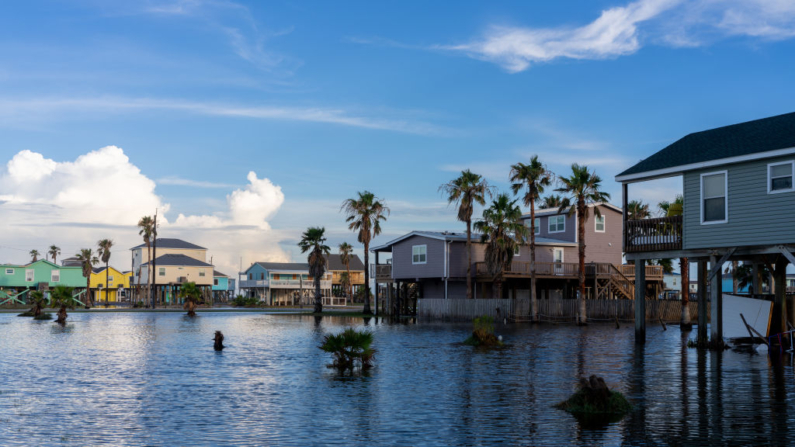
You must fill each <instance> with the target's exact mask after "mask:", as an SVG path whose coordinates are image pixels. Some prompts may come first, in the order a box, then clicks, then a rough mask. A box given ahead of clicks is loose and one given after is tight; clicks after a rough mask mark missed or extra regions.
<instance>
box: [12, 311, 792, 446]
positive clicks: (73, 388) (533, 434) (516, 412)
mask: <svg viewBox="0 0 795 447" xmlns="http://www.w3.org/2000/svg"><path fill="white" fill-rule="evenodd" d="M347 326H358V327H363V326H367V327H368V328H369V329H370V330H372V331H373V332H374V333H375V348H376V349H377V351H378V353H377V356H376V363H377V367H376V368H375V369H374V370H373V371H372V373H371V374H370V375H369V377H356V378H340V377H338V376H337V375H336V374H335V373H334V371H333V370H330V369H328V368H326V364H327V363H329V362H330V358H329V356H328V354H326V353H324V352H322V351H320V350H319V349H318V348H317V346H318V345H319V344H320V342H321V338H322V337H323V335H324V334H327V333H330V332H337V331H340V330H342V329H343V328H344V327H347ZM216 330H221V331H223V333H224V334H225V336H226V342H225V343H226V345H227V346H228V347H227V349H226V350H224V351H223V352H222V353H216V352H215V351H213V348H212V345H213V343H212V338H213V333H214V331H216ZM469 331H470V326H469V325H467V324H453V323H424V322H420V323H417V324H390V323H388V322H384V321H381V320H375V319H371V320H370V321H369V322H368V323H364V322H363V321H362V320H361V319H352V318H345V317H323V318H322V319H321V320H316V319H315V318H314V317H311V316H298V315H292V316H288V315H265V314H260V313H215V314H213V313H203V314H200V316H199V317H198V318H195V319H189V318H187V317H184V316H183V315H181V314H175V313H158V314H146V313H111V312H108V313H73V314H70V316H69V323H68V325H67V326H66V327H65V328H61V327H60V326H58V325H56V324H54V323H52V322H34V321H31V320H30V319H29V318H19V317H16V316H14V315H13V314H0V372H1V373H2V381H0V445H169V446H170V445H295V446H307V445H344V446H375V445H439V446H447V445H450V446H468V445H528V446H529V445H669V444H680V445H681V444H689V445H705V444H709V443H712V444H726V443H730V444H736V445H744V444H757V445H759V444H770V445H785V444H790V442H789V438H790V436H791V433H790V432H789V428H788V427H789V426H792V427H793V430H795V403H794V402H793V399H792V397H791V396H792V393H793V389H792V384H793V368H792V366H791V365H790V362H791V359H790V357H789V356H785V357H780V358H779V357H778V356H775V357H772V358H771V357H769V356H767V355H766V354H765V355H750V354H741V353H736V352H725V353H722V354H718V353H699V352H697V351H695V350H692V349H687V348H686V347H685V343H686V340H687V337H688V334H685V335H683V334H682V333H681V332H680V331H679V329H678V328H677V327H669V330H668V331H663V330H662V328H660V327H651V328H649V331H648V339H649V340H648V343H647V344H646V346H645V347H641V348H638V347H636V346H635V344H634V340H633V331H632V329H630V328H629V327H626V328H622V329H619V330H616V329H615V327H614V326H610V325H604V326H602V325H592V326H589V327H587V328H577V327H573V326H564V325H561V326H549V325H547V326H538V327H532V326H518V327H517V326H498V333H501V334H503V335H504V336H505V337H506V340H507V341H508V342H509V343H510V347H509V348H507V349H503V350H498V351H491V352H480V351H477V350H476V349H474V348H471V347H468V346H464V345H461V344H460V342H461V341H462V340H464V339H465V338H466V337H467V336H468V333H469ZM689 335H695V334H689ZM590 374H597V375H601V376H603V377H604V378H605V380H606V381H607V382H608V384H609V385H611V386H612V387H614V388H615V389H617V390H620V391H622V392H624V393H625V394H626V395H627V397H628V398H629V399H630V400H631V401H632V402H633V404H634V405H635V407H636V409H635V411H634V412H633V413H632V414H631V415H629V416H628V417H626V418H625V419H623V420H622V421H620V422H617V423H612V424H607V425H600V426H596V427H592V426H590V425H588V426H586V425H584V424H580V423H579V422H578V421H577V420H575V419H574V418H573V417H571V416H570V415H568V414H566V413H563V412H561V411H559V410H556V409H554V408H552V405H554V404H555V403H558V402H560V401H562V400H565V399H566V398H567V397H568V396H569V395H570V394H571V393H572V392H573V391H574V389H575V385H576V383H577V378H578V377H580V376H587V375H590Z"/></svg>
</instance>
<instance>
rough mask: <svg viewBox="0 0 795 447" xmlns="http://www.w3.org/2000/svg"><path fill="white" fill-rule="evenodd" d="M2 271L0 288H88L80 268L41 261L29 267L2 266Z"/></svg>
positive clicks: (0, 266)
mask: <svg viewBox="0 0 795 447" xmlns="http://www.w3.org/2000/svg"><path fill="white" fill-rule="evenodd" d="M0 269H2V270H0V288H10V289H28V288H30V289H39V288H44V286H45V285H46V287H49V288H53V287H55V286H67V287H77V288H85V287H86V278H85V277H83V269H82V268H80V267H65V266H61V265H57V264H53V263H52V262H50V261H45V260H40V261H36V262H31V263H30V264H27V265H14V264H5V265H0Z"/></svg>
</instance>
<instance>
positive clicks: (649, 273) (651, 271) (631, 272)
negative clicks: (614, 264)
mask: <svg viewBox="0 0 795 447" xmlns="http://www.w3.org/2000/svg"><path fill="white" fill-rule="evenodd" d="M618 269H619V271H621V274H622V275H624V276H626V277H627V278H633V277H634V276H635V266H634V265H620V266H618ZM650 277H652V278H662V277H663V269H662V266H659V265H647V266H646V279H649V278H650Z"/></svg>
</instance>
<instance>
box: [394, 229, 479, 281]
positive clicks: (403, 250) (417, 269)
mask: <svg viewBox="0 0 795 447" xmlns="http://www.w3.org/2000/svg"><path fill="white" fill-rule="evenodd" d="M444 244H445V243H444V241H441V240H439V239H431V238H428V237H424V236H412V237H410V238H408V239H404V240H402V241H400V242H398V243H397V244H395V245H393V246H392V277H393V278H396V279H414V278H442V277H443V276H444ZM414 245H426V246H427V247H428V249H427V263H425V264H412V263H411V247H412V246H414ZM464 274H466V273H464Z"/></svg>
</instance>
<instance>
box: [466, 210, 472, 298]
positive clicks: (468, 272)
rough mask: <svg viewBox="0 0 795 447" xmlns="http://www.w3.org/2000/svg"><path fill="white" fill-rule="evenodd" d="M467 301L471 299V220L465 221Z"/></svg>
mask: <svg viewBox="0 0 795 447" xmlns="http://www.w3.org/2000/svg"><path fill="white" fill-rule="evenodd" d="M467 299H468V300H471V299H472V219H467Z"/></svg>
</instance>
